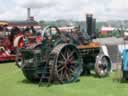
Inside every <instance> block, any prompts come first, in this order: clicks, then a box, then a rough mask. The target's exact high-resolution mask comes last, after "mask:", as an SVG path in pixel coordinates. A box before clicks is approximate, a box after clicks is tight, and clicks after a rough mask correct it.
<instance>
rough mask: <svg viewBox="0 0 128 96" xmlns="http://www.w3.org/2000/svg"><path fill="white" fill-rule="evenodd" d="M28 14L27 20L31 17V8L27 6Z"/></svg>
mask: <svg viewBox="0 0 128 96" xmlns="http://www.w3.org/2000/svg"><path fill="white" fill-rule="evenodd" d="M27 15H28V16H27V20H29V19H30V17H31V8H27Z"/></svg>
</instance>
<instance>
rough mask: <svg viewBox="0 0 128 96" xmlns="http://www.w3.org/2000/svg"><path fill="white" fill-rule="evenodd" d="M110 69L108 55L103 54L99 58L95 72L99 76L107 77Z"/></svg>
mask: <svg viewBox="0 0 128 96" xmlns="http://www.w3.org/2000/svg"><path fill="white" fill-rule="evenodd" d="M110 70H111V63H110V60H109V59H108V58H107V57H105V56H102V57H99V58H97V60H96V64H95V72H96V74H97V76H99V77H105V76H107V75H108V74H109V72H110Z"/></svg>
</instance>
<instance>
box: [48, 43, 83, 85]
mask: <svg viewBox="0 0 128 96" xmlns="http://www.w3.org/2000/svg"><path fill="white" fill-rule="evenodd" d="M53 54H54V55H55V56H56V60H55V61H54V67H53V68H54V76H56V78H57V79H58V80H59V82H60V83H69V82H73V81H77V80H78V78H79V76H80V74H81V72H82V64H83V61H82V58H81V55H80V53H79V51H78V49H77V48H76V47H75V46H73V45H71V44H59V45H58V46H56V47H55V49H53V51H52V53H51V55H53ZM49 61H51V60H49Z"/></svg>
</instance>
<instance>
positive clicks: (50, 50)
mask: <svg viewBox="0 0 128 96" xmlns="http://www.w3.org/2000/svg"><path fill="white" fill-rule="evenodd" d="M93 24H94V23H93V18H92V15H87V32H88V33H89V35H90V37H91V36H92V33H93V30H92V28H93V26H94V25H93ZM92 25H93V26H92ZM89 31H90V32H89ZM87 35H88V34H86V33H84V32H80V31H78V30H77V31H75V32H60V31H59V29H58V28H57V27H56V26H47V27H46V28H44V30H43V32H42V38H43V40H42V43H40V44H34V45H33V46H30V47H26V48H21V49H19V53H20V55H17V58H18V57H19V58H20V59H17V60H19V61H18V62H20V68H21V70H22V71H23V74H24V75H25V77H26V78H27V79H29V80H30V81H40V82H42V81H48V82H50V83H51V82H53V81H57V82H59V83H68V82H73V81H77V80H78V79H79V76H80V75H81V74H85V73H86V74H89V73H90V71H91V70H95V72H96V74H97V75H98V76H100V77H104V76H107V75H108V73H109V72H110V70H111V61H110V59H109V57H108V56H106V55H105V54H104V53H103V51H102V49H101V45H100V44H99V43H95V42H92V40H91V39H90V38H86V36H87ZM19 53H17V54H19Z"/></svg>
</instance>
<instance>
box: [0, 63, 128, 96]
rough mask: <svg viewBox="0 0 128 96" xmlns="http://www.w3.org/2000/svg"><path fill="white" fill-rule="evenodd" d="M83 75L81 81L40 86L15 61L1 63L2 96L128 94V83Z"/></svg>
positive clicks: (125, 95)
mask: <svg viewBox="0 0 128 96" xmlns="http://www.w3.org/2000/svg"><path fill="white" fill-rule="evenodd" d="M113 77H114V75H113V74H112V75H110V77H107V78H102V79H100V78H96V77H94V76H83V77H81V78H80V81H79V82H76V83H71V84H63V85H60V84H59V85H51V86H50V87H46V86H42V87H38V84H33V83H31V82H29V81H27V80H26V79H25V77H24V76H23V74H22V72H21V71H20V70H19V69H18V68H17V67H16V66H15V65H14V63H5V64H0V96H128V84H127V83H119V82H117V81H113Z"/></svg>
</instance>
